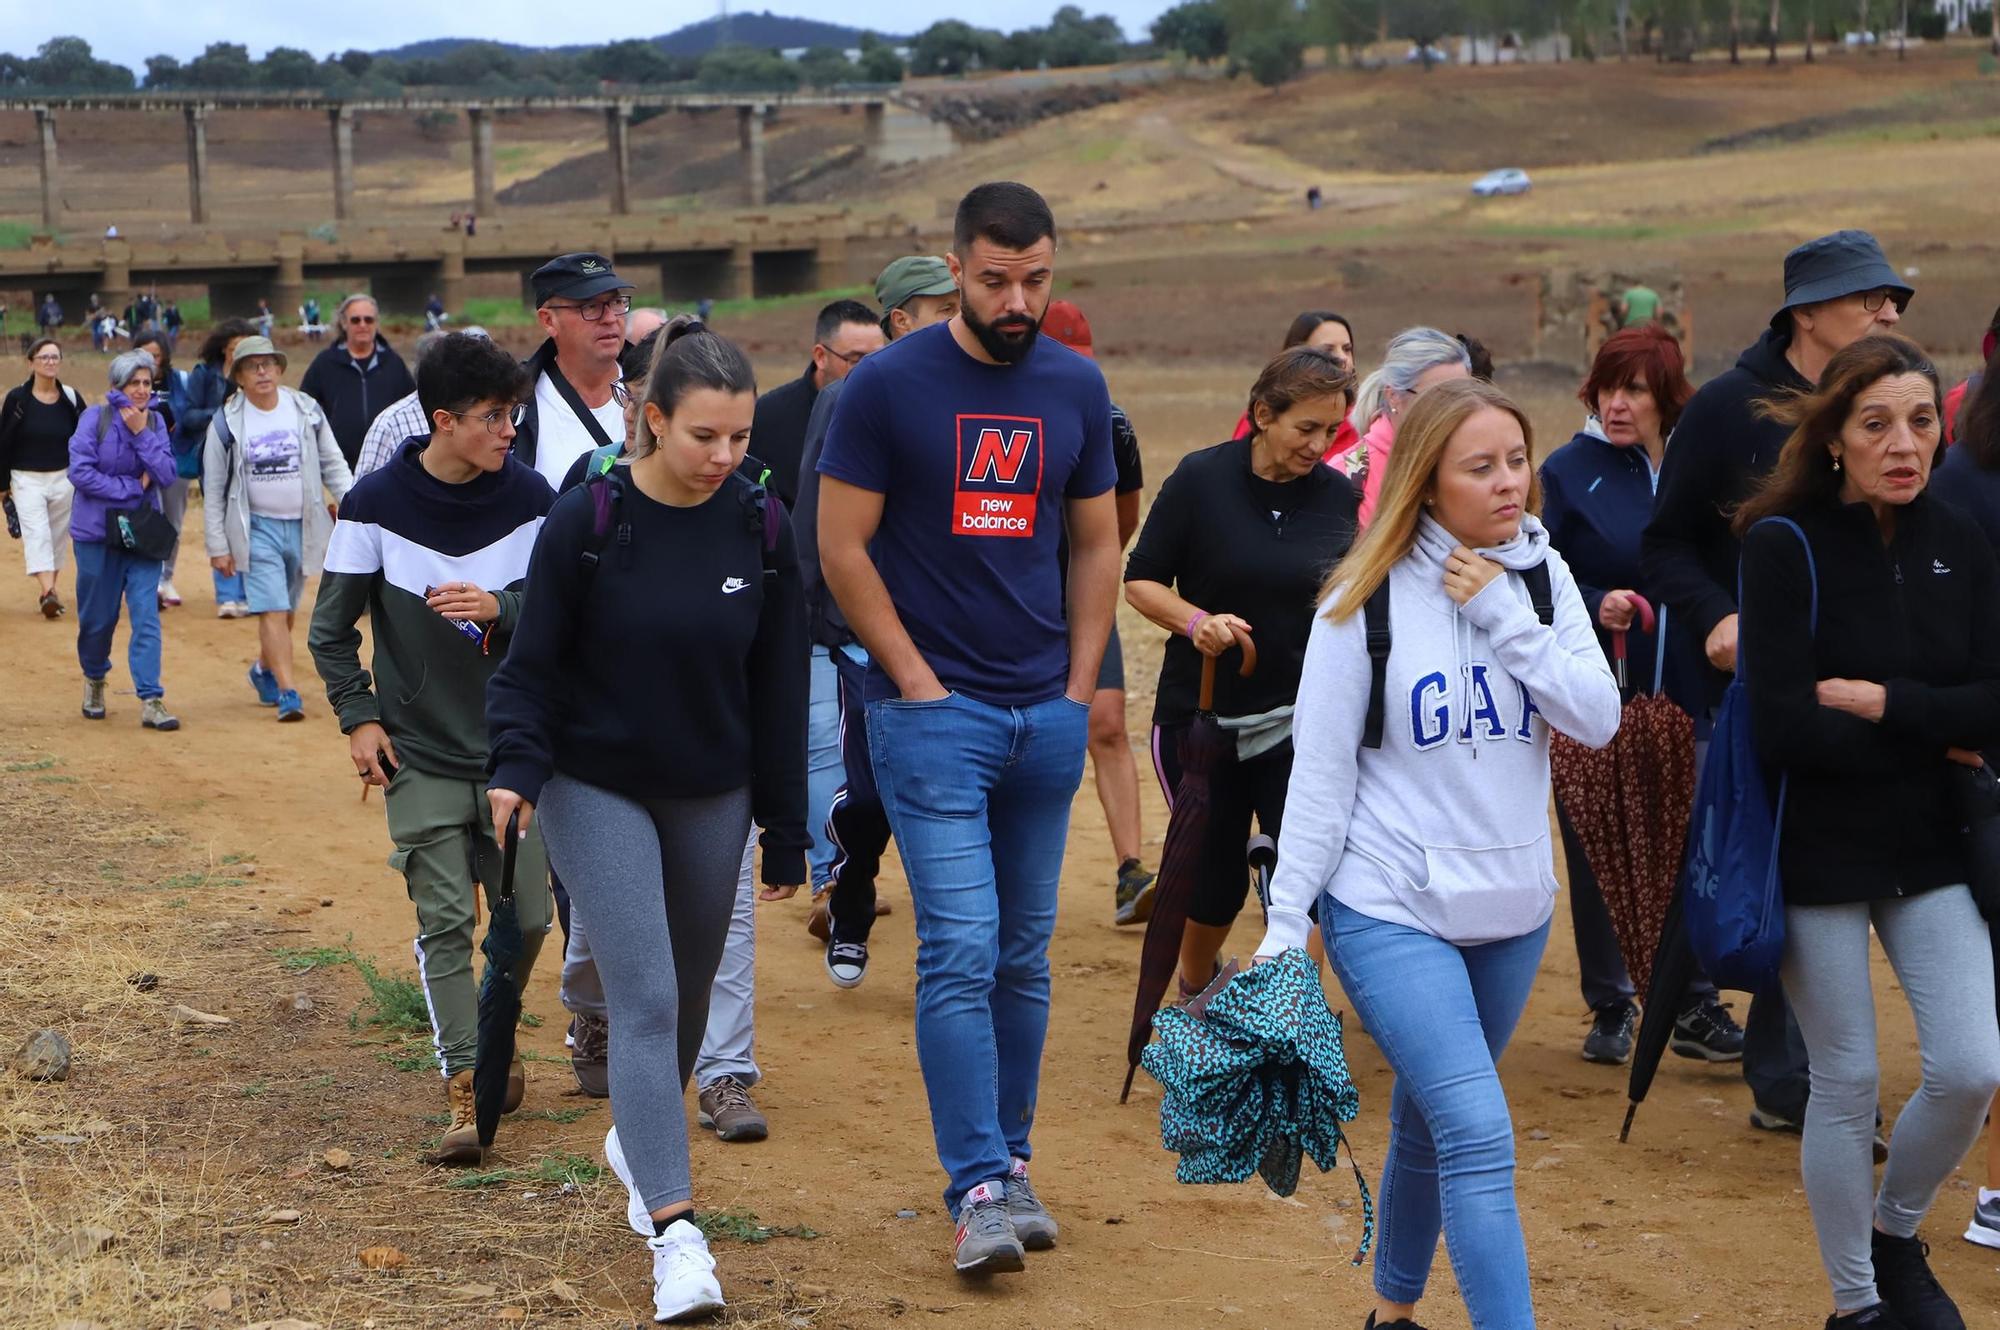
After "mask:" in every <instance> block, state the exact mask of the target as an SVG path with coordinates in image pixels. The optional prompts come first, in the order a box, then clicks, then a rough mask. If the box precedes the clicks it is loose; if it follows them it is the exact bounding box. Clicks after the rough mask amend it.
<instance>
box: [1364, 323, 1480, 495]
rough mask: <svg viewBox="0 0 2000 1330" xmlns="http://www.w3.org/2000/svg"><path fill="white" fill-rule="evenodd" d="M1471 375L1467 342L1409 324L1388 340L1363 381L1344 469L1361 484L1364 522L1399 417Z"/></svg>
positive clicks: (1386, 463)
mask: <svg viewBox="0 0 2000 1330" xmlns="http://www.w3.org/2000/svg"><path fill="white" fill-rule="evenodd" d="M1471 377H1473V375H1472V353H1471V352H1470V351H1468V350H1467V349H1466V346H1465V344H1464V343H1463V342H1461V341H1459V340H1458V339H1457V338H1456V337H1453V336H1452V335H1451V334H1450V333H1444V332H1439V331H1438V330H1437V329H1436V328H1408V329H1405V330H1404V331H1402V332H1399V333H1397V334H1396V335H1395V336H1394V337H1392V338H1390V339H1389V347H1388V350H1386V351H1384V352H1383V353H1382V367H1381V368H1380V369H1378V370H1376V371H1375V372H1374V373H1373V374H1370V375H1369V376H1368V377H1367V378H1365V379H1363V380H1362V381H1361V389H1360V392H1359V393H1358V394H1357V395H1356V397H1355V400H1354V414H1353V417H1352V418H1353V421H1354V424H1355V426H1356V428H1358V429H1360V430H1361V431H1362V435H1361V442H1360V444H1359V446H1357V447H1356V448H1355V449H1354V451H1352V452H1350V453H1349V454H1348V455H1347V459H1346V462H1347V464H1346V471H1347V475H1348V478H1349V479H1350V480H1358V483H1359V485H1360V488H1361V525H1362V526H1364V527H1365V526H1367V525H1368V522H1369V520H1370V519H1371V518H1372V517H1373V516H1374V515H1375V504H1376V501H1377V500H1378V499H1379V498H1380V497H1381V494H1382V482H1383V479H1384V477H1385V476H1386V475H1387V474H1388V470H1389V454H1390V451H1391V450H1392V449H1393V448H1395V446H1396V421H1397V419H1398V417H1400V416H1402V415H1403V414H1404V413H1405V412H1407V411H1408V410H1409V409H1410V407H1411V406H1412V405H1414V404H1415V402H1416V400H1417V397H1418V395H1419V394H1421V393H1422V392H1423V391H1424V390H1425V389H1426V388H1432V387H1435V386H1437V385H1438V384H1440V383H1448V382H1450V381H1451V380H1453V379H1469V378H1471Z"/></svg>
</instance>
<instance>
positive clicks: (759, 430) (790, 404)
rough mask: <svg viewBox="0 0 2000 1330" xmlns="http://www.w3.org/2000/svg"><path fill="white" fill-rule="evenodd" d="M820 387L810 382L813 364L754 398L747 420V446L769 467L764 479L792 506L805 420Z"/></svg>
mask: <svg viewBox="0 0 2000 1330" xmlns="http://www.w3.org/2000/svg"><path fill="white" fill-rule="evenodd" d="M819 393H820V390H819V388H818V387H817V386H815V385H814V383H813V367H812V366H811V365H810V364H808V365H807V366H806V372H805V373H804V374H801V375H800V376H799V377H798V378H796V379H793V380H792V381H791V382H789V383H781V384H779V385H778V386H777V387H775V388H773V389H771V391H770V392H767V393H765V394H764V395H763V396H762V397H760V398H758V399H757V414H756V415H755V416H754V417H753V418H752V419H751V422H750V446H751V447H753V448H755V449H756V450H757V455H758V456H759V457H761V458H763V459H764V464H765V465H766V466H768V467H770V468H771V478H770V480H769V481H768V482H767V483H768V484H769V485H770V487H771V488H772V489H774V490H776V491H777V492H778V497H779V498H781V499H783V500H784V501H785V506H786V507H787V508H796V507H797V506H798V504H797V499H798V495H799V463H800V460H801V459H802V458H803V457H804V455H805V449H806V422H807V421H809V420H811V419H812V413H813V402H814V401H815V400H816V399H817V398H818V397H819Z"/></svg>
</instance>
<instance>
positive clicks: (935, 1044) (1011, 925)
mask: <svg viewBox="0 0 2000 1330" xmlns="http://www.w3.org/2000/svg"><path fill="white" fill-rule="evenodd" d="M1089 715H1090V708H1089V707H1087V706H1085V705H1083V704H1081V703H1077V702H1072V701H1070V700H1069V699H1068V698H1066V697H1058V698H1055V699H1054V700H1052V701H1049V702H1041V703H1037V704H1035V705H1033V706H1025V707H996V706H989V705H988V704H986V703H984V702H976V701H973V700H972V699H971V698H968V697H960V696H958V695H957V694H952V695H950V696H947V697H944V698H941V699H939V700H938V701H935V702H902V701H882V702H871V703H869V704H868V746H869V753H870V756H871V757H872V758H873V761H874V767H875V781H876V784H877V785H878V786H879V788H880V790H881V795H882V807H883V809H884V811H885V812H887V813H888V815H889V825H890V827H891V828H892V829H893V830H894V832H895V835H896V845H897V848H898V850H899V851H900V852H901V854H902V858H903V871H904V874H905V876H907V877H908V878H909V882H910V899H911V902H912V904H913V905H914V906H915V912H916V919H917V1061H918V1063H919V1064H920V1065H921V1066H922V1068H923V1073H924V1090H925V1092H926V1093H927V1094H928V1095H929V1097H930V1108H931V1133H932V1135H933V1136H934V1137H935V1139H936V1142H937V1152H938V1162H939V1163H941V1164H943V1165H944V1169H945V1173H946V1174H947V1175H948V1177H949V1182H948V1183H947V1185H946V1187H945V1192H944V1200H945V1205H946V1207H947V1208H949V1209H951V1210H953V1211H956V1210H957V1208H958V1201H959V1198H960V1197H962V1196H963V1195H964V1194H965V1193H966V1192H967V1191H969V1190H971V1189H972V1188H973V1187H975V1186H977V1185H979V1184H980V1183H981V1182H986V1181H989V1180H992V1179H996V1178H1003V1177H1005V1176H1006V1175H1007V1170H1008V1167H1009V1165H1010V1164H1011V1162H1012V1160H1013V1159H1015V1158H1020V1159H1026V1158H1028V1157H1029V1147H1028V1134H1029V1132H1030V1130H1031V1129H1032V1128H1033V1125H1034V1119H1035V1095H1036V1091H1037V1088H1038V1087H1039V1085H1040V1082H1041V1071H1042V1042H1043V1039H1044V1037H1045V1036H1046V1035H1047V1033H1048V1025H1049V940H1050V939H1051V938H1052V937H1053V936H1054V935H1055V927H1056V888H1057V886H1058V885H1059V883H1060V881H1061V878H1062V862H1063V848H1064V845H1065V844H1066V842H1067V841H1068V838H1069V811H1070V801H1071V800H1072V799H1073V798H1075V796H1076V790H1077V786H1078V785H1079V784H1080V783H1081V782H1082V780H1083V755H1084V735H1085V730H1086V721H1087V719H1088V717H1089Z"/></svg>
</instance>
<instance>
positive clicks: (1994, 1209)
mask: <svg viewBox="0 0 2000 1330" xmlns="http://www.w3.org/2000/svg"><path fill="white" fill-rule="evenodd" d="M1965 1240H1966V1241H1967V1242H1976V1243H1978V1244H1979V1245H1980V1246H1982V1247H2000V1192H1995V1193H1994V1194H1993V1195H1992V1196H1991V1197H1990V1198H1986V1199H1983V1200H1980V1201H1979V1202H1978V1203H1977V1204H1976V1205H1974V1206H1973V1207H1972V1226H1971V1227H1970V1228H1968V1229H1966V1230H1965Z"/></svg>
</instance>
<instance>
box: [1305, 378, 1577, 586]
mask: <svg viewBox="0 0 2000 1330" xmlns="http://www.w3.org/2000/svg"><path fill="white" fill-rule="evenodd" d="M1486 410H1494V411H1505V412H1506V413H1507V414H1508V415H1510V416H1512V417H1513V418H1514V419H1515V421H1516V422H1517V423H1519V425H1520V426H1521V436H1522V438H1523V439H1525V440H1526V441H1527V444H1528V452H1529V455H1530V456H1532V455H1533V454H1534V447H1535V430H1534V426H1533V425H1531V424H1529V423H1528V415H1527V413H1526V412H1525V411H1523V410H1521V408H1520V407H1519V406H1517V405H1516V404H1515V402H1514V399H1513V398H1511V397H1509V396H1507V394H1506V393H1504V392H1502V391H1500V389H1498V388H1496V387H1494V386H1493V385H1492V384H1490V383H1487V382H1486V381H1485V380H1483V379H1448V380H1446V381H1445V382H1443V383H1440V384H1438V385H1436V386H1435V387H1433V388H1430V389H1427V390H1426V391H1425V392H1424V393H1422V394H1421V395H1420V396H1419V397H1418V398H1417V400H1416V404H1415V405H1414V406H1412V407H1411V408H1410V410H1409V412H1408V413H1407V414H1406V415H1404V416H1403V418H1402V421H1401V422H1400V424H1399V425H1398V426H1397V429H1396V446H1395V448H1394V450H1393V451H1391V452H1390V454H1389V472H1388V474H1387V475H1386V476H1384V477H1383V478H1382V496H1381V498H1380V499H1378V500H1377V501H1376V503H1375V513H1374V516H1373V517H1372V518H1371V519H1370V520H1369V523H1368V529H1367V530H1366V531H1364V532H1362V535H1361V539H1360V540H1358V541H1356V542H1355V544H1354V548H1353V549H1351V550H1349V551H1348V552H1347V557H1346V558H1344V559H1342V560H1341V561H1340V565H1339V566H1338V567H1337V568H1335V569H1334V570H1333V573H1332V575H1331V576H1330V577H1328V578H1327V580H1326V585H1325V586H1324V587H1322V588H1321V589H1320V598H1321V599H1322V600H1324V599H1326V598H1327V597H1329V596H1333V595H1335V593H1336V592H1337V593H1338V597H1337V599H1335V600H1334V602H1333V604H1332V605H1331V606H1330V607H1329V608H1328V609H1327V618H1328V619H1330V620H1332V621H1333V622H1335V623H1339V622H1340V621H1341V620H1343V619H1347V618H1351V617H1353V616H1354V615H1355V614H1357V613H1359V612H1360V610H1361V608H1362V606H1364V605H1366V604H1367V603H1368V598H1369V597H1370V596H1372V595H1374V594H1375V590H1376V588H1378V587H1380V586H1381V585H1382V583H1383V582H1385V581H1387V580H1388V577H1389V570H1390V569H1392V568H1394V567H1395V566H1396V565H1397V564H1398V563H1401V562H1402V560H1403V556H1405V555H1407V554H1408V553H1409V552H1410V549H1411V547H1412V546H1414V545H1415V544H1416V543H1417V519H1418V518H1420V517H1421V516H1422V515H1423V511H1424V503H1425V501H1426V500H1427V499H1429V498H1430V497H1431V496H1432V494H1433V492H1434V491H1435V490H1436V488H1437V473H1438V466H1439V464H1440V463H1442V462H1443V460H1444V450H1445V448H1446V446H1447V445H1449V444H1450V443H1451V437H1452V435H1454V434H1456V433H1458V430H1459V427H1460V426H1461V425H1463V424H1465V422H1466V421H1467V420H1469V419H1470V418H1471V417H1472V416H1474V415H1476V414H1478V413H1479V412H1481V411H1486ZM1541 506H1542V486H1541V479H1540V477H1538V476H1537V475H1536V474H1535V473H1534V472H1533V471H1530V472H1529V474H1528V503H1527V510H1528V511H1529V512H1531V513H1532V512H1539V511H1540V510H1541Z"/></svg>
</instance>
